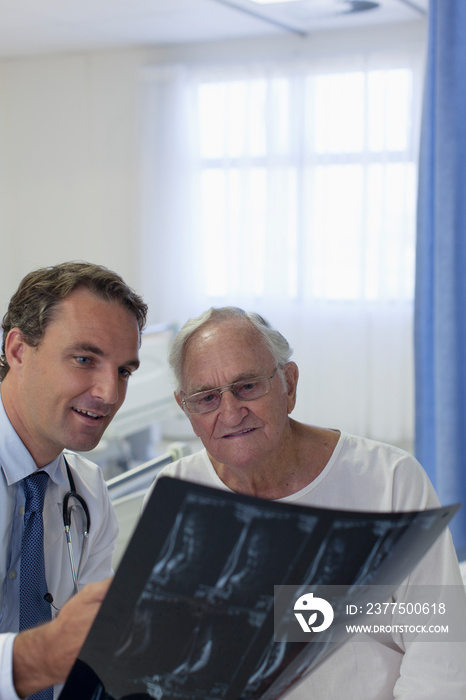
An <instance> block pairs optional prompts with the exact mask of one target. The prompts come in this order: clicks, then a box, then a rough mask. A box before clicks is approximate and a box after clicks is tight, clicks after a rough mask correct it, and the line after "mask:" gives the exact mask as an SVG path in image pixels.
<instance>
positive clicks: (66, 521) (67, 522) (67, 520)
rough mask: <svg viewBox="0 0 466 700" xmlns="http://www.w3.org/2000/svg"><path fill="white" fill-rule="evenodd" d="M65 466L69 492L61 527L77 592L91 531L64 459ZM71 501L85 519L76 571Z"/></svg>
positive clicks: (86, 507)
mask: <svg viewBox="0 0 466 700" xmlns="http://www.w3.org/2000/svg"><path fill="white" fill-rule="evenodd" d="M65 465H66V473H67V475H68V481H69V484H70V490H69V491H68V492H67V493H66V494H65V496H64V498H63V525H64V527H65V536H66V543H67V547H68V555H69V558H70V568H71V575H72V578H73V588H74V592H75V593H77V592H78V572H79V569H80V567H81V562H82V558H83V554H84V551H85V549H86V545H87V541H88V539H89V531H90V529H91V516H90V513H89V508H88V506H87V503H86V501H85V499H84V498H83V497H82V496H80V495H79V493H77V491H76V486H75V483H74V479H73V475H72V473H71V469H70V467H69V464H68V462H67V461H66V459H65ZM71 499H74V500H75V501H77V502H78V503H79V505H80V506H81V508H82V509H83V511H84V515H85V519H86V526H85V529H84V533H83V545H82V548H81V556H80V558H79V564H78V569H76V565H75V560H74V556H73V545H72V543H71V513H72V511H73V508H72V507H71V506H70V505H69V502H70V500H71Z"/></svg>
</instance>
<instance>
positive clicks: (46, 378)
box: [2, 288, 139, 466]
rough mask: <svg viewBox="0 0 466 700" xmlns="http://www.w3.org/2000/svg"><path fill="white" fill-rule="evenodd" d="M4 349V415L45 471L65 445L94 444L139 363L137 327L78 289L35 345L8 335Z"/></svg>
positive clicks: (121, 311)
mask: <svg viewBox="0 0 466 700" xmlns="http://www.w3.org/2000/svg"><path fill="white" fill-rule="evenodd" d="M7 348H8V353H9V356H10V357H11V360H10V359H9V365H10V371H9V372H8V374H7V376H6V377H5V379H4V381H3V383H2V397H3V398H4V404H5V409H6V411H7V414H8V417H9V418H10V421H11V422H12V424H13V426H14V428H15V430H16V432H17V433H18V434H19V436H20V438H21V439H22V441H23V443H24V444H25V445H26V447H27V448H28V450H29V452H30V453H31V454H32V456H33V458H34V460H35V462H36V464H37V465H38V466H44V465H45V464H48V463H49V462H50V461H52V460H53V459H54V458H55V457H56V456H57V455H58V454H59V453H60V452H61V451H62V449H63V448H65V447H67V448H69V449H72V450H78V451H87V450H91V449H93V448H94V447H95V446H96V445H97V444H98V442H99V440H100V438H101V437H102V434H103V433H104V431H105V429H106V428H107V426H108V425H109V423H110V421H111V420H112V418H113V417H114V415H115V414H116V412H117V411H118V409H119V408H120V406H121V404H122V403H123V401H124V399H125V395H126V389H127V385H128V380H129V378H130V376H131V373H132V372H133V371H134V370H136V369H137V367H138V365H139V360H138V348H139V329H138V323H137V320H136V318H135V317H134V316H133V315H132V314H131V313H130V312H129V311H128V310H126V309H125V308H124V307H123V306H121V305H120V304H119V303H116V302H114V303H112V302H107V301H105V300H104V299H102V298H100V297H98V296H96V295H95V294H93V293H91V292H90V291H88V290H87V289H84V288H78V289H76V290H74V291H73V292H72V293H71V294H70V295H69V296H68V297H67V298H66V299H64V300H63V301H62V302H60V303H59V305H58V306H57V309H56V315H55V317H54V318H53V319H52V320H51V321H50V323H49V324H48V326H47V328H46V330H45V333H44V336H43V338H42V340H41V341H40V343H39V345H38V346H37V347H31V346H29V345H27V344H26V343H25V342H24V341H23V339H22V336H21V333H20V331H19V330H18V329H12V330H11V331H10V333H9V336H8V339H7ZM3 385H5V386H3Z"/></svg>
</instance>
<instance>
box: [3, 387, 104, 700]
mask: <svg viewBox="0 0 466 700" xmlns="http://www.w3.org/2000/svg"><path fill="white" fill-rule="evenodd" d="M65 454H66V460H67V462H68V464H69V466H70V468H71V471H72V474H73V478H74V481H75V485H76V490H77V492H78V493H79V494H80V496H82V497H84V498H85V500H86V502H87V505H88V508H89V513H90V518H91V528H90V535H89V542H88V545H87V547H86V549H85V551H84V553H83V555H82V561H81V562H80V565H79V568H78V581H79V586H80V587H81V586H83V585H84V584H86V583H90V582H92V581H101V580H103V579H104V578H107V577H108V576H109V575H110V574H111V573H112V556H113V551H114V548H115V543H116V538H117V536H118V523H117V519H116V515H115V512H114V510H113V507H112V505H111V503H110V499H109V496H108V492H107V488H106V485H105V481H104V479H103V476H102V472H101V470H100V469H99V468H98V467H97V466H96V465H94V464H92V463H91V462H89V461H88V460H86V459H84V458H83V457H80V456H79V455H76V454H74V453H72V452H68V451H65ZM43 469H44V470H45V471H46V472H47V473H48V474H49V477H50V481H49V485H48V488H47V493H46V497H45V503H44V513H43V518H44V555H45V569H46V578H47V586H48V590H49V592H50V593H51V594H52V596H53V598H54V601H55V603H56V605H57V607H59V608H61V607H62V606H63V605H64V604H65V603H66V601H67V600H68V599H69V598H70V597H71V596H72V595H73V580H72V575H71V568H70V562H69V555H68V548H67V545H66V539H65V534H64V525H63V516H62V504H63V497H64V495H65V494H66V493H67V492H68V491H69V490H70V485H69V481H68V476H67V473H66V464H65V460H64V456H63V453H62V454H60V455H59V456H58V457H57V458H56V459H54V460H53V462H50V464H48V465H46V466H45V467H43ZM36 470H37V467H36V464H35V462H34V460H33V458H32V456H31V455H30V453H29V451H28V450H27V449H26V447H25V446H24V445H23V443H22V442H21V440H20V438H19V436H18V434H17V433H16V431H15V430H14V428H13V426H12V424H11V423H10V421H9V419H8V417H7V415H6V413H5V409H4V407H3V404H2V401H1V400H0V538H1V540H0V698H1V700H17V697H18V696H17V695H16V693H15V691H14V688H13V680H12V646H13V640H14V634H15V633H17V632H18V627H19V574H20V564H21V538H22V534H23V522H24V518H23V514H24V503H25V498H24V490H23V486H22V483H21V481H22V479H23V478H24V477H26V476H28V475H29V474H32V473H33V472H35V471H36ZM72 508H73V515H72V520H71V538H72V543H73V551H74V557H75V560H76V565H77V566H78V562H79V561H80V557H81V551H82V542H83V537H82V533H83V529H84V517H83V513H82V509H81V508H80V507H79V506H78V505H77V504H73V505H72ZM54 613H55V611H54V610H52V615H53V614H54ZM55 695H57V693H56V694H55Z"/></svg>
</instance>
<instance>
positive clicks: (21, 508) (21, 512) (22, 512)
mask: <svg viewBox="0 0 466 700" xmlns="http://www.w3.org/2000/svg"><path fill="white" fill-rule="evenodd" d="M18 513H19V514H20V515H24V506H20V509H19V510H18Z"/></svg>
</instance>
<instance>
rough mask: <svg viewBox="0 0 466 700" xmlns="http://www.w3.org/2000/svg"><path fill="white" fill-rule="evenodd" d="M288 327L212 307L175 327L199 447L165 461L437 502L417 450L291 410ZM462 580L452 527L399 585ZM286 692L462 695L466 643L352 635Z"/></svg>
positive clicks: (181, 378) (185, 475)
mask: <svg viewBox="0 0 466 700" xmlns="http://www.w3.org/2000/svg"><path fill="white" fill-rule="evenodd" d="M290 356H291V349H290V346H289V344H288V342H287V341H286V340H285V338H284V337H283V336H282V335H281V334H280V333H279V332H278V331H276V330H274V329H273V328H271V327H270V325H269V324H268V323H267V322H266V321H265V320H264V319H263V318H261V317H260V316H259V315H257V314H254V313H246V312H244V311H243V310H241V309H237V308H230V307H227V308H219V309H210V310H209V311H207V312H206V313H205V314H203V315H202V316H200V317H199V318H197V319H192V320H189V321H188V322H187V323H186V324H185V326H184V327H183V328H182V329H181V330H180V332H179V333H178V335H177V336H176V338H175V341H174V344H173V347H172V350H171V353H170V363H171V366H172V369H173V371H174V374H175V377H176V380H177V383H178V386H177V390H176V392H175V397H176V400H177V402H178V404H179V405H180V407H181V408H182V409H183V410H184V412H185V413H186V415H187V416H188V418H189V420H190V421H191V424H192V427H193V429H194V432H195V433H196V435H197V436H198V437H199V438H200V439H201V440H202V443H203V445H204V448H205V449H203V450H202V451H200V452H198V453H196V454H193V455H190V456H188V457H184V458H182V459H181V460H179V461H178V462H174V463H173V464H171V465H169V466H168V467H165V469H163V470H162V471H161V472H160V474H159V476H162V475H165V476H174V477H178V478H181V479H186V480H189V481H194V482H198V483H201V484H205V485H207V486H211V487H216V488H220V489H226V490H232V491H235V492H237V493H244V494H250V495H253V496H259V497H262V498H268V499H281V500H283V501H285V502H288V503H295V504H298V505H308V506H318V507H319V506H322V507H330V508H337V509H338V508H341V509H354V510H367V511H375V510H377V511H409V510H417V509H425V508H430V507H435V506H437V505H438V499H437V496H436V494H435V492H434V490H433V488H432V486H431V484H430V482H429V480H428V478H427V475H426V474H425V472H424V471H423V469H422V467H421V466H420V465H419V463H418V462H417V461H416V460H415V459H414V458H413V457H411V456H410V455H409V454H407V453H405V452H403V451H401V450H399V449H397V448H394V447H391V446H389V445H384V444H381V443H377V442H373V441H371V440H366V439H364V438H360V437H355V436H353V435H348V434H345V433H343V432H342V431H338V430H329V429H326V428H320V427H315V426H311V425H304V424H303V423H298V422H297V421H295V420H293V419H292V418H290V414H291V412H292V411H293V408H294V406H295V402H296V387H297V383H298V368H297V366H296V364H295V363H294V362H291V361H290ZM448 583H451V584H458V585H460V584H461V577H460V574H459V568H458V562H457V559H456V555H455V552H454V549H453V546H452V542H451V537H450V533H449V532H448V531H446V532H445V533H444V535H443V536H442V537H441V538H440V539H439V540H438V541H437V543H436V544H435V545H434V546H433V547H432V548H431V550H430V551H429V552H428V554H427V555H426V556H425V557H424V559H423V560H422V561H421V563H420V564H419V565H418V566H417V567H416V569H415V570H414V571H413V573H412V575H411V576H410V577H409V579H408V580H407V581H406V582H404V584H403V585H402V586H401V587H400V589H399V590H398V591H397V593H396V596H397V597H398V598H399V599H402V598H403V597H406V596H407V595H408V594H409V592H410V591H413V588H412V586H413V585H417V584H436V585H440V584H448ZM286 697H287V698H289V700H305V699H306V700H310V699H311V698H312V700H341V699H342V698H345V700H393V698H396V699H400V700H401V699H402V700H428V699H430V698H432V699H434V698H435V700H439V698H448V700H460V698H462V699H464V698H466V658H465V649H464V644H460V643H449V642H438V643H431V642H422V643H420V642H419V643H413V644H409V643H408V642H406V641H405V640H404V639H403V636H402V635H400V634H393V635H387V636H386V637H385V638H383V639H376V638H368V639H367V641H358V642H354V641H349V642H347V643H346V644H344V645H343V646H342V647H340V649H339V650H337V652H335V653H334V654H333V656H331V657H330V658H329V659H328V660H327V661H325V662H324V663H323V664H322V665H321V666H320V667H318V668H317V669H316V670H315V671H313V672H312V673H311V674H309V675H308V676H306V678H305V679H304V681H303V682H302V683H300V684H299V685H297V686H295V687H294V688H292V689H291V691H289V693H288V694H287V696H286Z"/></svg>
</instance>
